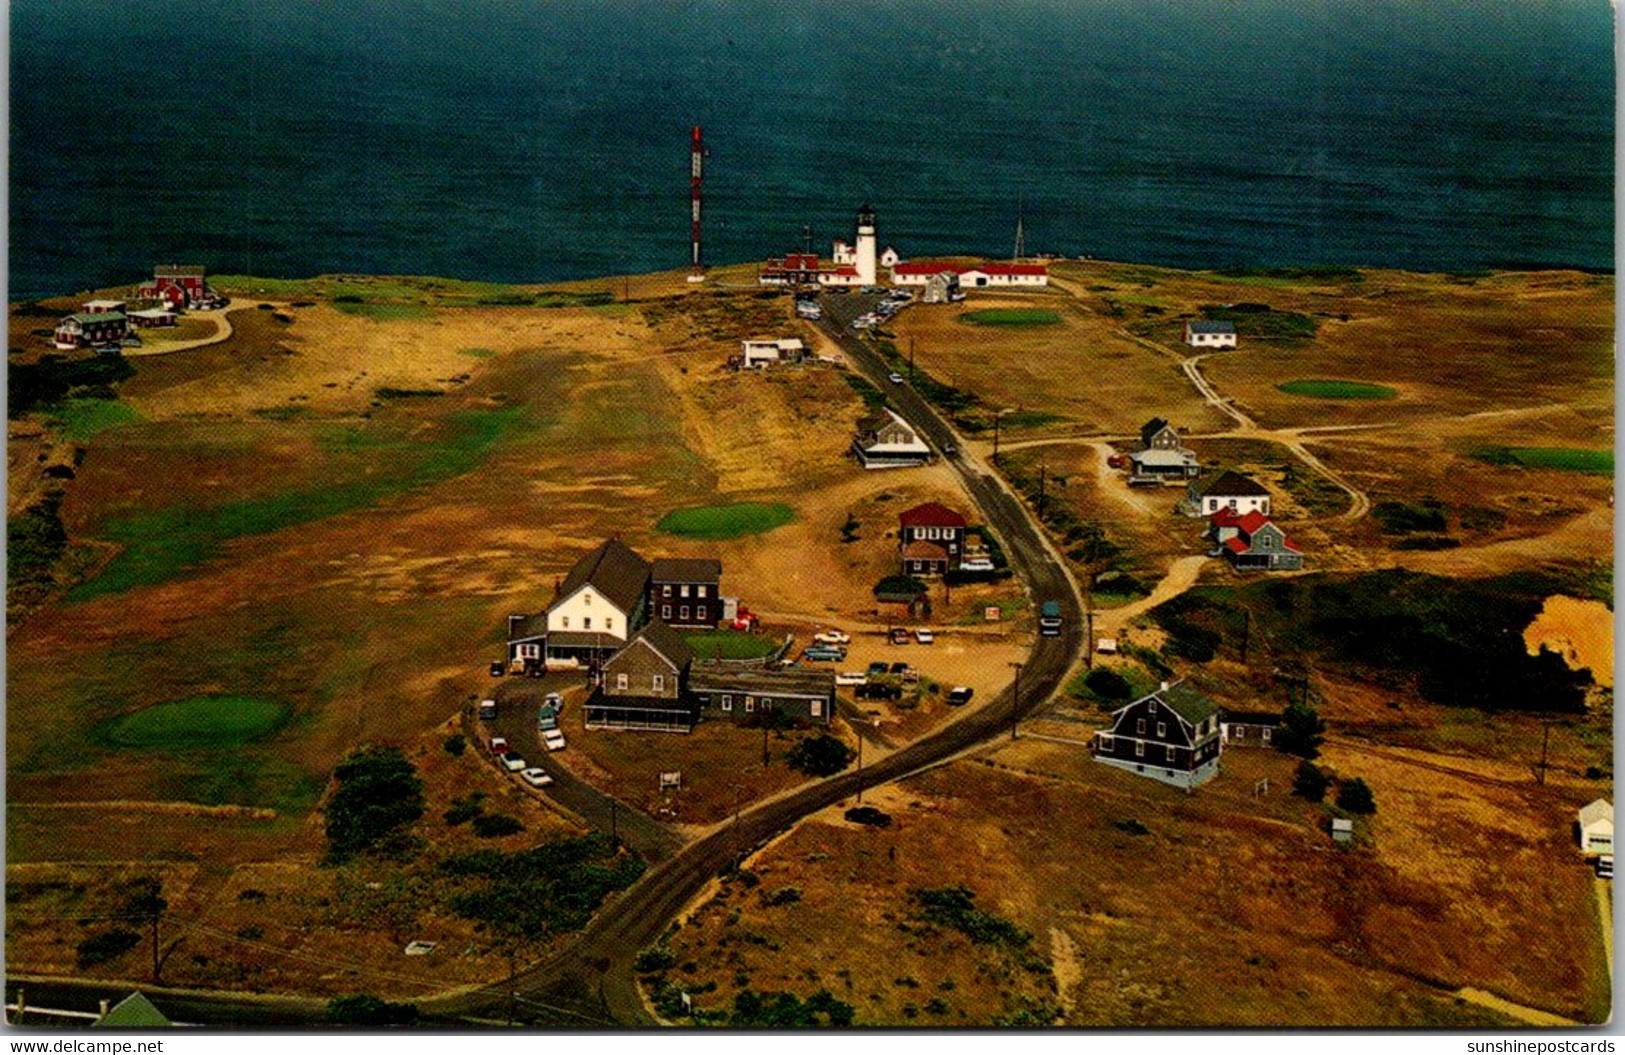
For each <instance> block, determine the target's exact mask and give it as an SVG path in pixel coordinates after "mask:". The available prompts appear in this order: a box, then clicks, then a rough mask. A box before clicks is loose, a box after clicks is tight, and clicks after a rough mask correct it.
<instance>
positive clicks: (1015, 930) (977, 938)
mask: <svg viewBox="0 0 1625 1055" xmlns="http://www.w3.org/2000/svg"><path fill="white" fill-rule="evenodd" d="M909 896H910V897H912V898H913V899H914V900H915V901H916V902H917V903H918V904H919V905H920V907H921V909H922V911H921V913H920V917H921V918H922V919H925V920H927V921H929V922H931V923H937V924H941V925H942V926H944V927H949V928H952V929H953V930H957V931H959V932H960V933H961V934H963V935H965V937H967V938H969V939H970V940H971V941H973V942H975V943H976V944H978V945H1008V946H1011V947H1021V946H1025V945H1026V944H1027V943H1028V942H1029V941H1031V940H1032V935H1030V934H1028V933H1027V932H1026V931H1024V930H1022V929H1021V928H1020V927H1018V926H1016V925H1015V924H1014V923H1012V922H1010V921H1009V920H1007V919H1005V918H1003V917H1002V916H996V915H994V914H993V913H991V912H984V911H982V910H981V909H979V908H977V907H976V895H975V894H973V893H972V892H971V891H970V890H968V889H966V888H965V887H962V886H951V887H937V888H934V889H923V890H912V891H910V892H909Z"/></svg>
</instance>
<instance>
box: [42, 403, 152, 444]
mask: <svg viewBox="0 0 1625 1055" xmlns="http://www.w3.org/2000/svg"><path fill="white" fill-rule="evenodd" d="M47 418H48V420H49V423H50V425H51V427H52V428H54V429H58V430H60V431H61V433H62V435H63V437H64V438H65V439H70V440H79V441H81V442H83V441H85V440H88V439H90V438H91V437H92V436H94V435H96V433H98V432H105V431H107V430H108V429H116V428H118V427H119V426H120V425H133V424H135V423H136V422H138V421H140V420H141V415H140V414H138V413H136V410H135V408H134V407H132V406H130V405H129V404H128V403H121V402H119V401H118V400H116V399H64V400H63V401H62V402H60V403H57V404H55V405H54V406H52V407H51V408H50V410H49V411H48V412H47Z"/></svg>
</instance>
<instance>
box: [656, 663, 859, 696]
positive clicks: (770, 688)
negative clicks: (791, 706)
mask: <svg viewBox="0 0 1625 1055" xmlns="http://www.w3.org/2000/svg"><path fill="white" fill-rule="evenodd" d="M688 690H689V691H690V692H703V693H712V692H739V693H745V692H750V693H757V694H759V695H762V696H769V697H771V696H773V695H774V694H775V693H802V694H809V695H810V694H818V695H823V696H833V695H834V694H835V672H834V671H833V670H818V669H815V668H811V667H795V668H792V669H789V670H774V669H772V668H770V667H768V668H764V667H733V666H726V665H723V664H716V663H696V664H695V665H694V669H693V670H691V671H690V672H689V675H688Z"/></svg>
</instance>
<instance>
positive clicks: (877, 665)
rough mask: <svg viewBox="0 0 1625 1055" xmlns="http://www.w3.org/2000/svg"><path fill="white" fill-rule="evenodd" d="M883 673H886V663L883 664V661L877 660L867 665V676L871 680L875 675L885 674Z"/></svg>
mask: <svg viewBox="0 0 1625 1055" xmlns="http://www.w3.org/2000/svg"><path fill="white" fill-rule="evenodd" d="M885 673H888V670H887V667H886V663H885V661H884V660H879V659H877V660H875V661H874V662H873V663H871V664H869V676H870V677H871V678H872V677H874V676H875V675H877V674H885Z"/></svg>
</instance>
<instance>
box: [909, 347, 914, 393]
mask: <svg viewBox="0 0 1625 1055" xmlns="http://www.w3.org/2000/svg"><path fill="white" fill-rule="evenodd" d="M908 380H909V383H910V384H912V383H913V382H914V338H913V337H910V338H909V339H908Z"/></svg>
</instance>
